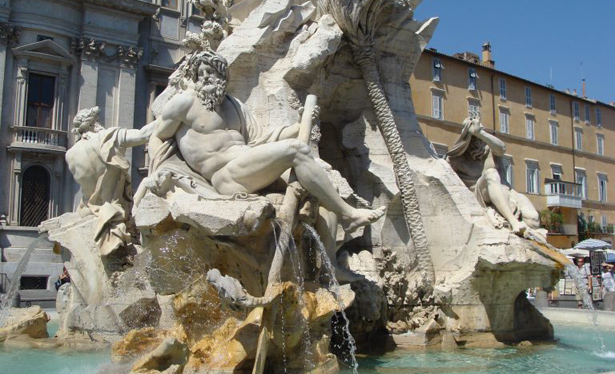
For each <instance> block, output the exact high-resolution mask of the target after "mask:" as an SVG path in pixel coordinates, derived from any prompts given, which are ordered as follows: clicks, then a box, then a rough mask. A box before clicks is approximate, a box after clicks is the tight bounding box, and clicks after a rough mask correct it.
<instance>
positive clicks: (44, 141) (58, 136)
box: [10, 126, 67, 152]
mask: <svg viewBox="0 0 615 374" xmlns="http://www.w3.org/2000/svg"><path fill="white" fill-rule="evenodd" d="M12 129H13V141H12V142H11V146H10V148H11V149H19V150H26V151H27V150H33V151H43V152H44V151H47V152H66V139H67V133H66V131H60V130H52V129H48V128H43V127H32V126H13V127H12Z"/></svg>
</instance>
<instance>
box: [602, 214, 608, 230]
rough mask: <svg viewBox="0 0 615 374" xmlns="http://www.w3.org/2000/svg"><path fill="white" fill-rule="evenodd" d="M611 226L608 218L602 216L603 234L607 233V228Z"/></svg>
mask: <svg viewBox="0 0 615 374" xmlns="http://www.w3.org/2000/svg"><path fill="white" fill-rule="evenodd" d="M608 225H609V221H608V219H607V217H606V216H602V232H607V231H606V228H607V226H608Z"/></svg>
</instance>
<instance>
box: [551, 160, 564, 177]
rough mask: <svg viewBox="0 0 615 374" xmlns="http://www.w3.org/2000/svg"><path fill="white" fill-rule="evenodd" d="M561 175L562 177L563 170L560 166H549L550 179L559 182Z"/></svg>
mask: <svg viewBox="0 0 615 374" xmlns="http://www.w3.org/2000/svg"><path fill="white" fill-rule="evenodd" d="M562 175H564V169H563V168H562V165H559V164H551V177H552V178H553V179H555V180H558V181H561V180H562Z"/></svg>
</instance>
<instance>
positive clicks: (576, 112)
mask: <svg viewBox="0 0 615 374" xmlns="http://www.w3.org/2000/svg"><path fill="white" fill-rule="evenodd" d="M580 112H581V108H580V105H579V102H578V101H574V102H573V103H572V116H573V118H574V120H575V121H577V122H579V119H580V117H581V113H580Z"/></svg>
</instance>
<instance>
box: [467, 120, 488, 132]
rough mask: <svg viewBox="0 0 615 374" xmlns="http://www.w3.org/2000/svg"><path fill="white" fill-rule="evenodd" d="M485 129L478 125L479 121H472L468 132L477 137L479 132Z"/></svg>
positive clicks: (480, 124)
mask: <svg viewBox="0 0 615 374" xmlns="http://www.w3.org/2000/svg"><path fill="white" fill-rule="evenodd" d="M484 128H485V127H484V126H483V124H482V123H480V121H479V120H473V121H472V126H470V129H469V132H470V134H472V135H478V134H479V133H480V132H481V130H483V129H484Z"/></svg>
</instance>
